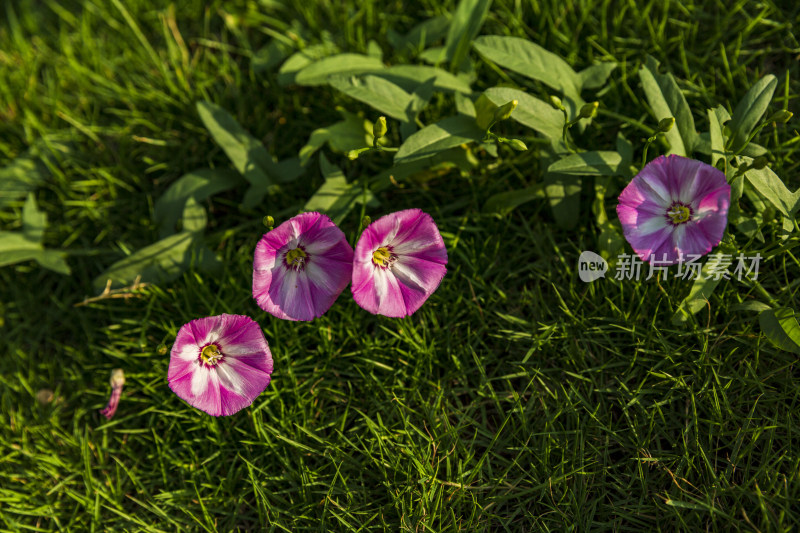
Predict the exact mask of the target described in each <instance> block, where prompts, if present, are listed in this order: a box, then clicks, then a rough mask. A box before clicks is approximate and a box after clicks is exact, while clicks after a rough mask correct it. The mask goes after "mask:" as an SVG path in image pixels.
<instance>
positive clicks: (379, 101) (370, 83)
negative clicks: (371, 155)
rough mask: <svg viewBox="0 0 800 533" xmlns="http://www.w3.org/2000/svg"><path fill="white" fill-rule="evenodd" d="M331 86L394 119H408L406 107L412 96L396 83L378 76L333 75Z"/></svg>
mask: <svg viewBox="0 0 800 533" xmlns="http://www.w3.org/2000/svg"><path fill="white" fill-rule="evenodd" d="M330 84H331V87H333V88H334V89H337V90H339V91H341V92H343V93H345V94H346V95H348V96H350V97H351V98H355V99H356V100H359V101H361V102H364V103H365V104H367V105H369V106H371V107H373V108H374V109H377V110H378V111H380V112H381V113H383V114H385V115H388V116H390V117H392V118H394V119H397V120H402V121H408V115H407V113H406V109H407V108H408V106H409V105H410V104H411V101H412V96H411V95H410V94H409V93H407V92H406V91H404V90H403V89H401V88H400V87H398V86H397V85H395V84H394V83H392V82H390V81H388V80H386V79H384V78H379V77H377V76H364V77H361V78H359V77H356V76H332V77H331V78H330Z"/></svg>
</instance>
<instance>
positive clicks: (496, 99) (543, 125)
mask: <svg viewBox="0 0 800 533" xmlns="http://www.w3.org/2000/svg"><path fill="white" fill-rule="evenodd" d="M484 94H485V95H486V96H487V97H488V98H489V100H491V101H492V103H494V104H495V105H497V106H500V105H503V104H504V103H506V102H508V101H510V100H517V101H518V102H519V104H518V105H517V108H516V109H515V110H514V113H512V115H511V119H512V120H516V121H517V122H519V123H520V124H522V125H523V126H527V127H529V128H531V129H533V130H535V131H538V132H539V133H541V134H542V135H544V136H545V137H547V138H549V139H552V140H557V139H561V134H562V128H563V127H564V115H563V114H562V113H561V111H558V110H556V109H553V108H552V107H551V106H550V104H547V103H545V102H543V101H541V100H539V99H538V98H534V97H533V96H531V95H529V94H528V93H525V92H523V91H520V90H519V89H511V88H508V87H492V88H491V89H486V91H485V92H484Z"/></svg>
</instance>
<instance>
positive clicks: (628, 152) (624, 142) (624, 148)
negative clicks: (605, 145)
mask: <svg viewBox="0 0 800 533" xmlns="http://www.w3.org/2000/svg"><path fill="white" fill-rule="evenodd" d="M617 152H619V155H620V157H622V163H621V167H625V168H626V170H627V172H626V173H625V174H623V175H628V174H630V169H628V168H627V167H629V166H630V165H631V164H632V163H633V144H631V142H630V141H629V140H628V139H626V138H625V136H624V135H623V134H622V132H618V133H617Z"/></svg>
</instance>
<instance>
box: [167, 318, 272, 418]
mask: <svg viewBox="0 0 800 533" xmlns="http://www.w3.org/2000/svg"><path fill="white" fill-rule="evenodd" d="M270 374H272V354H271V353H270V351H269V345H268V344H267V340H266V339H265V338H264V333H263V332H262V331H261V327H260V326H259V325H258V323H256V321H255V320H253V319H252V318H250V317H247V316H242V315H219V316H210V317H206V318H198V319H197V320H192V321H191V322H189V323H188V324H184V325H183V327H181V329H180V331H178V336H177V337H176V339H175V344H174V345H173V346H172V353H171V355H170V359H169V370H168V371H167V381H168V382H169V388H171V389H172V391H173V392H174V393H175V394H177V395H178V396H180V397H181V398H183V399H184V400H185V401H186V402H188V403H189V405H191V406H192V407H197V408H198V409H200V410H201V411H205V412H206V413H208V414H210V415H212V416H227V415H232V414H234V413H236V412H238V411H240V410H242V409H244V408H245V407H247V406H248V405H250V404H251V403H253V400H255V399H256V396H258V395H259V394H261V393H262V392H263V391H264V389H266V388H267V385H269V382H270Z"/></svg>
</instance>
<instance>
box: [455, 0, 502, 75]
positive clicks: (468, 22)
mask: <svg viewBox="0 0 800 533" xmlns="http://www.w3.org/2000/svg"><path fill="white" fill-rule="evenodd" d="M491 4H492V2H491V0H460V2H459V3H458V7H456V10H455V13H453V20H452V21H450V29H449V30H448V32H447V39H445V44H444V48H445V49H444V55H445V58H446V59H447V60H448V61H450V70H456V69H457V68H458V67H459V65H461V61H462V60H463V59H464V58H465V57H466V55H467V52H469V44H470V42H471V41H472V40H473V39H474V38H475V36H476V35H478V32H479V31H480V29H481V26H482V25H483V21H484V20H485V19H486V15H487V14H488V13H489V6H490V5H491Z"/></svg>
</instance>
